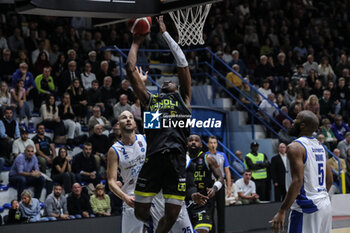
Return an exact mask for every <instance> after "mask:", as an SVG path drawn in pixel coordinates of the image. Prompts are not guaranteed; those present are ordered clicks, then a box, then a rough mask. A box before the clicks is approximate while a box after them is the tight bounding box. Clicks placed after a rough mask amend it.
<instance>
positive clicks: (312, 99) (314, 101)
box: [304, 95, 321, 119]
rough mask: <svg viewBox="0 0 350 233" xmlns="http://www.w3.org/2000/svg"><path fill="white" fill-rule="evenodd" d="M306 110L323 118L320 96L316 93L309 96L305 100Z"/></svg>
mask: <svg viewBox="0 0 350 233" xmlns="http://www.w3.org/2000/svg"><path fill="white" fill-rule="evenodd" d="M304 110H309V111H311V112H313V113H315V115H316V116H317V117H318V119H321V115H320V104H319V103H318V98H317V96H316V95H310V96H309V98H308V99H307V100H306V102H305V106H304Z"/></svg>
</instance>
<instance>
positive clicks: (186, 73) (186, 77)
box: [157, 15, 192, 109]
mask: <svg viewBox="0 0 350 233" xmlns="http://www.w3.org/2000/svg"><path fill="white" fill-rule="evenodd" d="M157 21H158V23H159V30H160V32H161V33H162V36H163V38H164V40H165V41H166V43H167V44H168V46H169V48H170V50H171V53H172V54H173V56H174V58H175V60H176V65H177V73H178V77H179V83H180V94H181V97H182V99H183V100H184V102H185V104H186V106H187V107H188V108H189V109H190V108H191V95H192V92H191V74H190V69H189V67H188V62H187V59H186V56H185V54H184V53H183V51H182V49H181V48H180V46H179V45H178V44H177V43H176V42H175V41H174V39H173V38H172V37H171V36H170V35H169V33H168V32H167V31H166V26H165V24H164V21H163V16H162V15H161V16H159V17H158V18H157Z"/></svg>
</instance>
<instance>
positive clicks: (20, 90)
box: [11, 79, 34, 133]
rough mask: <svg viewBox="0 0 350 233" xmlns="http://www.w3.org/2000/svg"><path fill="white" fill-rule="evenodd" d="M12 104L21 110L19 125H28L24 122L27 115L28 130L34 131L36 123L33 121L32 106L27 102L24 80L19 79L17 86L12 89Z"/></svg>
mask: <svg viewBox="0 0 350 233" xmlns="http://www.w3.org/2000/svg"><path fill="white" fill-rule="evenodd" d="M11 96H12V99H11V101H12V104H15V105H17V111H18V112H19V122H20V123H19V125H20V126H22V127H27V126H26V125H25V123H24V118H25V117H27V120H28V130H29V131H30V132H31V133H33V132H34V124H33V121H32V115H31V112H30V107H29V104H28V102H27V97H26V90H25V89H24V81H23V80H22V79H19V80H18V81H17V83H16V86H15V87H14V88H12V89H11Z"/></svg>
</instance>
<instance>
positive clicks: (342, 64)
mask: <svg viewBox="0 0 350 233" xmlns="http://www.w3.org/2000/svg"><path fill="white" fill-rule="evenodd" d="M349 68H350V66H349V63H348V59H347V57H346V54H345V53H342V54H341V55H340V60H339V62H338V63H337V65H336V66H335V74H336V75H337V76H338V77H341V76H342V75H343V70H344V69H349Z"/></svg>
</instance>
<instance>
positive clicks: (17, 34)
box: [7, 27, 24, 52]
mask: <svg viewBox="0 0 350 233" xmlns="http://www.w3.org/2000/svg"><path fill="white" fill-rule="evenodd" d="M7 44H8V46H9V49H11V51H13V52H17V51H18V50H20V49H24V40H23V37H22V36H21V29H19V28H17V27H16V28H15V29H13V35H11V36H9V37H8V38H7Z"/></svg>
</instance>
